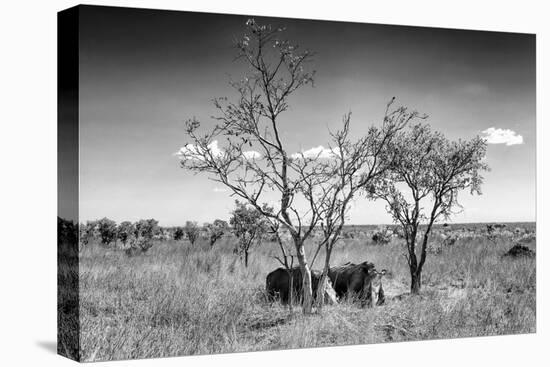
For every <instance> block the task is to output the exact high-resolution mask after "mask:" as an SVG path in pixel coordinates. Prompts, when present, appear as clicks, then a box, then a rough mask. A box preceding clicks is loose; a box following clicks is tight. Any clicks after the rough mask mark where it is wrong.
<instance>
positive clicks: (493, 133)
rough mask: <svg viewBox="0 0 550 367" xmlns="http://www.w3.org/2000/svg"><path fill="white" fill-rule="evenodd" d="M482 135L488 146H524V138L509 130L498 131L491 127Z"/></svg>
mask: <svg viewBox="0 0 550 367" xmlns="http://www.w3.org/2000/svg"><path fill="white" fill-rule="evenodd" d="M481 134H482V138H483V139H485V141H486V142H487V144H506V145H516V144H523V136H521V135H519V134H518V133H516V132H515V131H513V130H509V129H496V128H494V127H490V128H488V129H487V130H484V131H482V132H481Z"/></svg>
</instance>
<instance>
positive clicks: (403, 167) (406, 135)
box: [368, 124, 489, 294]
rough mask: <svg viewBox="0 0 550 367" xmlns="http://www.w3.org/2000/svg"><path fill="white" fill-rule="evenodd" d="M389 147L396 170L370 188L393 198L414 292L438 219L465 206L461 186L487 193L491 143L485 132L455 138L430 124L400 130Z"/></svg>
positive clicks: (390, 206) (391, 205)
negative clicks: (485, 183)
mask: <svg viewBox="0 0 550 367" xmlns="http://www.w3.org/2000/svg"><path fill="white" fill-rule="evenodd" d="M388 149H389V150H390V151H391V154H388V155H387V157H388V158H390V161H389V162H388V163H389V164H390V165H391V169H390V170H389V173H388V174H387V175H385V176H384V177H383V178H381V179H380V180H378V181H377V182H376V184H375V185H372V186H370V187H369V188H368V192H369V195H370V196H371V197H374V198H379V199H383V200H384V201H385V202H386V203H387V210H388V212H389V213H390V215H391V216H392V217H393V219H394V221H395V222H396V223H397V224H399V225H400V226H401V227H402V229H403V233H404V237H405V242H406V254H405V256H406V258H407V262H408V266H409V271H410V275H411V293H413V294H416V293H418V292H419V291H420V288H421V285H422V269H423V267H424V264H425V261H426V256H427V248H428V241H429V236H430V232H431V230H432V226H433V224H434V223H435V222H436V221H438V220H440V219H444V220H448V219H449V217H450V215H451V214H453V209H455V208H460V204H459V202H458V193H459V192H460V191H462V190H469V191H470V193H471V194H474V193H477V194H481V184H482V183H483V177H482V176H481V172H482V171H486V170H488V169H489V168H488V166H487V164H486V163H485V162H484V157H485V152H486V149H487V143H486V142H485V141H484V140H483V139H482V138H480V137H475V138H473V139H471V140H468V141H464V140H458V141H450V140H449V139H447V138H445V136H444V135H443V134H441V133H439V132H434V131H432V129H431V128H430V126H429V125H428V124H416V125H412V126H410V127H409V128H408V129H407V130H405V131H402V132H400V133H399V134H398V135H397V136H396V137H395V138H394V139H393V140H392V142H391V143H390V144H389V147H388Z"/></svg>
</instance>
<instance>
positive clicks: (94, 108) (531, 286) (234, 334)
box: [3, 2, 547, 366]
mask: <svg viewBox="0 0 550 367" xmlns="http://www.w3.org/2000/svg"><path fill="white" fill-rule="evenodd" d="M73 5H74V6H73ZM112 5H113V6H106V5H76V4H68V5H67V6H63V7H59V8H58V9H57V10H56V11H52V12H51V14H50V18H51V23H52V24H54V23H55V27H57V28H56V30H55V31H56V35H55V36H56V39H55V42H54V45H55V46H56V49H53V50H52V53H53V54H55V56H56V60H55V62H53V61H52V64H51V67H52V68H54V69H55V70H56V72H57V75H53V74H51V79H52V80H54V79H55V80H54V83H55V86H52V87H51V88H50V89H51V90H50V93H51V94H52V95H51V96H49V97H47V98H49V101H50V102H52V103H53V102H55V105H53V104H52V103H50V104H52V108H53V109H54V110H56V111H55V113H56V117H55V119H56V120H57V121H55V119H54V120H52V121H50V122H51V124H50V125H51V126H49V128H50V129H53V130H52V132H51V134H50V135H49V136H46V135H44V136H43V139H44V140H45V141H48V139H49V141H50V142H52V144H51V147H50V148H52V149H55V153H54V155H53V158H52V161H53V163H50V167H49V168H48V167H38V168H37V171H35V172H34V173H29V174H32V175H33V178H32V180H31V181H30V182H29V183H25V182H24V181H25V179H24V178H20V179H19V182H20V183H19V185H21V188H22V189H23V190H27V191H28V197H26V196H24V197H25V200H27V201H29V202H35V204H34V205H36V206H40V205H41V204H40V203H39V202H37V201H36V200H35V199H33V198H35V197H36V196H37V195H38V192H41V191H40V190H42V191H43V190H46V189H48V190H49V191H52V192H54V191H56V195H57V196H56V197H55V195H53V194H51V193H50V195H49V196H48V197H49V200H50V201H51V203H50V204H52V203H53V204H52V205H53V206H52V208H53V207H54V206H55V208H53V209H52V210H50V212H51V213H50V217H51V218H49V222H47V223H46V224H45V225H48V226H49V227H52V231H53V232H52V233H53V234H52V236H50V237H51V241H50V242H51V244H50V245H51V246H49V247H48V253H49V254H50V255H51V256H49V257H48V258H47V259H46V258H45V257H43V258H40V257H41V256H40V255H39V253H35V254H34V255H33V256H32V257H34V258H36V260H38V261H42V262H49V264H50V265H51V268H52V269H53V268H54V267H55V270H56V271H57V273H56V274H53V273H52V274H50V276H49V277H48V275H46V273H44V272H43V271H42V270H41V269H40V268H39V267H35V266H34V265H31V263H29V264H25V263H24V259H25V258H24V257H21V256H20V257H18V258H15V257H14V256H11V255H9V254H6V255H4V258H5V262H10V263H11V262H13V263H14V265H16V264H15V263H16V262H17V263H18V264H17V266H18V267H25V268H26V269H27V270H25V271H26V272H29V274H31V273H32V274H31V276H32V277H33V278H34V279H33V280H32V282H33V283H36V284H35V285H34V287H36V288H37V289H38V288H40V287H41V286H40V284H42V282H45V281H46V278H47V281H49V282H50V283H52V285H53V284H54V283H55V285H54V287H57V289H56V293H52V292H53V291H51V292H50V293H52V294H51V297H52V298H51V300H52V302H50V303H51V304H52V307H50V308H48V310H49V311H51V312H49V313H50V314H51V315H50V316H51V317H50V318H51V320H55V321H52V322H55V323H56V331H57V335H54V334H52V335H51V338H49V339H48V338H42V337H41V338H39V339H38V340H37V341H35V342H34V343H35V346H36V347H37V348H38V349H41V350H42V351H44V352H45V351H47V352H48V353H51V354H52V355H53V354H57V355H58V356H55V357H56V358H57V359H58V360H59V361H64V360H66V358H68V359H70V360H74V361H78V362H108V361H121V360H122V361H129V360H136V359H151V358H154V359H156V358H166V357H185V358H183V359H177V358H176V361H175V363H178V362H179V363H181V362H184V363H186V361H191V363H203V362H201V360H193V359H192V358H194V357H190V356H202V357H200V358H213V357H216V356H218V355H231V354H233V355H237V356H238V355H242V353H245V352H274V351H295V350H309V353H311V354H310V355H317V358H319V355H322V354H321V353H323V352H322V351H323V350H325V349H327V347H346V348H347V347H350V346H367V347H368V348H375V347H377V346H379V345H388V346H390V347H391V348H392V349H391V350H390V349H385V350H386V352H385V353H386V355H389V354H395V355H397V354H399V353H400V350H401V349H399V348H401V347H402V346H403V347H405V346H406V345H409V347H408V348H409V349H407V350H408V352H407V353H409V354H410V357H407V358H409V359H410V361H411V365H415V363H420V364H424V361H425V360H426V359H429V353H428V354H426V352H420V350H422V351H425V349H421V348H422V345H423V344H426V343H439V342H442V341H444V340H445V341H447V342H448V343H453V342H455V341H456V342H458V341H459V340H465V339H471V338H476V340H478V343H480V344H483V343H490V341H491V340H493V339H495V340H503V343H504V342H506V340H508V343H512V344H513V343H514V341H513V340H512V341H510V340H509V339H507V338H510V337H511V336H514V337H518V336H523V337H532V339H528V341H527V343H530V342H529V340H534V339H533V338H536V337H539V336H540V333H541V327H540V323H541V312H540V309H541V302H542V298H541V282H540V277H541V269H540V268H541V267H540V261H541V253H543V252H544V249H543V245H544V243H543V240H544V238H543V239H542V240H541V236H540V231H541V229H543V228H544V223H542V222H541V215H540V209H541V206H542V202H541V195H540V191H539V193H537V189H539V190H540V188H541V186H540V185H541V184H540V180H541V177H542V172H541V170H540V164H541V160H542V159H543V157H542V156H541V154H540V148H541V146H540V145H541V144H540V141H541V140H542V139H541V134H542V132H541V131H542V129H541V116H540V114H538V110H537V108H540V104H541V100H540V95H539V90H538V89H537V88H540V85H541V84H540V81H539V80H538V78H537V77H538V76H540V74H538V73H537V67H540V66H541V65H540V62H538V60H537V57H538V56H539V54H538V53H539V52H540V47H539V40H540V38H539V37H540V36H539V33H538V32H535V31H534V30H533V31H529V28H525V27H524V29H527V31H523V30H522V29H521V28H518V30H512V29H507V28H502V29H501V30H499V29H498V28H493V29H492V30H489V29H482V28H483V27H477V28H473V27H466V26H463V27H456V24H451V25H449V26H448V27H447V26H443V25H442V24H439V25H438V26H434V25H433V24H426V25H421V24H420V23H417V24H418V25H415V26H413V25H407V23H402V25H400V24H395V22H388V23H385V22H384V21H380V20H379V18H376V19H374V18H373V21H366V20H364V21H357V20H356V19H355V18H351V17H350V18H349V20H345V19H342V18H340V19H341V20H330V19H329V18H324V19H323V18H322V17H317V16H315V15H312V16H304V14H303V13H297V15H296V16H288V17H285V16H278V15H275V13H274V15H273V16H271V15H268V14H265V13H264V14H261V13H258V12H256V11H255V10H254V9H251V10H250V12H244V11H237V12H226V11H225V10H224V8H220V10H219V11H214V10H203V11H200V10H192V9H193V8H189V10H175V9H176V8H173V10H168V9H169V8H168V7H167V8H166V9H165V10H161V9H152V8H145V7H144V8H137V7H131V6H132V5H131V4H128V3H127V2H125V6H128V7H123V6H118V5H117V4H112ZM136 6H141V5H140V4H136ZM182 6H183V5H182ZM159 7H160V6H159ZM181 8H182V9H184V7H181ZM367 8H368V7H367ZM365 11H366V10H365ZM267 13H269V12H267ZM54 18H55V21H54ZM365 19H368V18H365ZM470 28H471V29H470ZM533 29H534V28H533ZM21 44H23V43H21ZM21 60H25V59H24V58H21ZM45 60H47V59H46V58H44V61H41V62H43V63H46V62H47V61H45ZM39 62H40V61H39ZM21 63H24V61H21ZM25 65H26V64H25ZM6 69H7V70H9V69H8V68H6ZM29 73H32V71H29ZM29 75H32V74H29ZM26 78H27V79H28V80H32V79H33V78H32V77H30V76H28V77H26ZM25 85H27V84H25ZM22 86H23V84H22ZM25 88H27V87H25ZM31 89H32V88H31ZM30 93H32V92H30ZM537 97H539V101H538V103H537ZM44 98H46V97H44ZM26 108H28V110H29V111H30V110H32V109H33V108H31V103H30V102H28V103H26ZM35 108H36V109H39V107H35ZM19 111H20V112H22V113H23V114H26V111H24V110H21V109H19ZM537 120H538V123H537ZM33 123H39V122H33ZM13 125H15V124H13ZM55 126H57V130H56V131H55ZM31 130H32V129H29V132H28V134H29V135H33V134H36V132H31ZM52 138H55V139H57V141H56V142H55V141H53V140H52ZM537 139H539V140H537ZM537 141H538V142H539V143H538V144H537ZM24 148H25V150H28V151H29V154H30V155H31V156H32V158H33V159H34V160H35V161H34V162H33V163H32V165H36V166H41V163H40V162H39V161H40V160H41V159H42V158H41V154H42V153H41V151H42V150H41V148H40V147H39V146H37V145H35V146H34V148H33V147H32V146H31V145H29V144H26V145H25V146H24ZM33 152H34V153H33ZM3 155H4V156H8V155H7V154H3ZM14 155H15V154H14ZM45 159H47V158H45ZM55 165H57V167H55ZM31 168H32V166H31V165H29V164H25V165H23V164H21V165H20V168H19V169H21V170H29V171H30V169H31ZM46 168H47V169H49V170H50V171H51V174H52V177H53V176H55V177H54V180H56V181H55V183H54V185H55V186H51V185H49V184H48V182H49V181H48V178H47V177H45V176H41V173H40V172H42V170H43V169H46ZM13 177H21V176H19V175H14V176H13ZM537 179H538V180H539V181H537ZM26 181H29V179H26ZM52 182H53V181H52ZM31 183H32V186H30V185H31ZM40 186H41V187H40ZM33 190H38V191H37V192H34V191H33ZM4 191H6V192H10V193H11V192H13V191H12V190H11V189H10V190H8V189H6V190H4ZM15 197H16V195H14V199H15ZM18 200H19V199H18ZM5 211H6V212H8V210H7V209H6V210H5ZM54 211H56V212H57V219H56V224H57V227H56V228H54V227H55V225H54V224H53V220H54V219H55V218H54V216H53V215H54V214H53V213H54ZM29 212H31V213H30V214H29V215H30V217H28V216H27V214H26V213H29ZM10 215H11V216H12V217H16V218H18V219H17V220H18V221H24V222H25V225H24V227H23V228H24V229H23V230H19V229H18V230H15V229H12V227H11V225H6V228H9V229H10V230H9V232H13V233H16V234H17V236H18V237H17V238H25V237H26V236H35V237H40V236H42V238H43V239H44V240H43V241H41V242H37V243H36V246H38V244H40V246H47V245H48V244H47V242H48V241H47V239H46V238H47V235H46V234H45V232H41V231H40V230H39V229H38V228H37V224H38V223H39V222H40V221H39V220H38V219H36V217H35V216H33V215H34V214H33V213H32V209H30V208H29V207H27V208H26V209H24V210H23V209H21V208H20V209H18V211H13V210H12V211H11V214H10ZM39 225H40V224H39ZM13 228H15V227H13ZM537 238H538V240H537ZM56 239H57V241H56ZM11 242H13V241H11ZM35 242H36V241H35ZM7 244H8V241H6V246H7ZM17 246H19V247H21V248H23V249H26V250H25V251H31V248H30V247H28V246H25V245H23V242H21V244H17ZM10 247H11V246H10ZM35 251H36V250H35ZM39 251H43V250H39ZM29 253H31V252H29ZM16 260H18V261H16ZM537 264H539V266H538V267H537ZM55 270H54V271H55ZM11 277H13V279H16V278H17V277H16V276H15V275H13V274H12V275H11ZM4 278H5V279H11V278H6V277H4ZM36 278H43V279H36ZM19 282H21V283H20V284H19V283H18V282H17V281H15V282H14V281H10V283H15V286H16V287H17V288H18V289H19V290H18V291H19V292H21V293H27V294H29V295H30V298H31V299H32V301H31V302H28V301H23V300H22V299H19V298H18V297H13V298H12V299H13V302H6V301H5V303H10V304H12V305H15V306H16V308H17V307H27V305H29V304H31V305H32V306H33V307H34V308H35V309H36V308H39V307H41V304H44V305H46V303H47V302H46V301H45V299H44V298H43V293H45V292H46V290H45V288H44V292H41V291H38V290H33V289H30V288H29V287H26V286H24V285H23V284H24V283H22V282H24V281H23V280H19ZM52 289H53V288H52ZM55 298H56V299H55ZM6 299H8V297H6ZM55 302H56V304H54V303H55ZM546 302H547V301H546ZM18 304H19V306H17V305H18ZM29 307H30V306H29ZM537 310H538V312H537ZM3 313H4V314H6V315H8V316H9V318H11V319H13V320H14V322H15V320H19V321H17V324H20V325H23V324H27V325H30V326H29V327H33V325H34V323H33V321H32V318H33V317H34V318H35V319H37V318H43V315H44V314H45V312H41V311H38V312H37V313H36V315H35V316H30V318H27V316H26V317H21V318H19V317H16V316H15V314H14V313H12V312H3ZM27 314H28V313H27ZM21 328H23V326H21ZM12 335H13V336H12V337H11V338H12V339H17V337H16V334H12ZM42 335H44V333H42ZM480 337H483V338H480ZM487 337H494V338H487ZM56 338H57V339H56ZM50 339H51V340H50ZM55 339H56V340H55ZM54 340H55V341H54ZM537 340H538V339H537ZM404 342H419V343H404ZM537 343H539V344H540V340H538V341H537ZM411 344H412V346H411ZM432 345H433V348H435V349H438V348H439V347H437V345H440V344H432ZM507 345H510V344H507ZM533 345H535V344H533ZM416 348H419V349H418V350H419V352H418V353H415V352H414V350H415V349H416ZM493 348H496V347H493ZM533 348H534V347H533ZM8 349H9V348H8ZM332 349H333V350H335V352H334V353H336V350H338V351H340V357H338V358H337V357H334V358H337V359H338V361H339V362H338V363H341V364H347V363H354V364H355V363H362V364H367V365H368V364H378V362H376V363H374V362H372V361H371V356H372V353H373V352H371V351H370V349H363V354H361V357H357V354H356V357H355V359H353V358H350V359H349V360H348V359H346V355H347V353H348V352H346V350H344V351H343V352H342V350H341V349H339V348H332ZM372 350H374V349H372ZM376 350H379V349H376ZM403 350H404V349H403ZM411 351H412V352H411ZM522 351H525V349H522V347H521V344H518V348H517V350H514V351H512V350H511V349H508V351H505V350H503V354H506V353H511V354H514V357H511V358H510V361H513V360H514V361H517V360H518V359H517V358H519V357H518V355H519V354H521V353H523V352H522ZM434 353H437V352H434ZM261 354H262V353H261ZM458 354H461V352H458ZM463 354H464V355H467V354H469V351H468V349H464V351H463ZM247 355H255V353H251V354H247ZM335 355H336V354H335ZM207 356H208V357H207ZM279 356H280V355H279V354H274V355H273V357H272V358H271V360H272V362H273V363H275V364H277V365H279V366H280V365H281V364H282V365H285V364H290V363H293V362H292V360H293V358H295V357H287V359H285V360H284V361H283V360H282V359H280V357H279ZM23 357H24V356H21V358H23ZM62 357H66V358H62ZM378 357H380V358H379V359H378V360H380V359H386V358H388V357H391V356H388V357H384V356H382V357H381V356H380V355H379V356H378ZM432 357H433V356H432ZM501 357H502V355H500V357H499V358H501ZM249 358H256V357H249ZM308 358H309V357H307V356H306V357H302V358H298V359H296V360H295V363H296V364H300V365H305V364H313V365H317V364H319V363H318V362H313V360H312V362H311V363H309V362H307V360H308ZM357 358H361V360H358V359H357ZM438 358H439V362H440V363H442V364H446V363H447V362H449V363H451V361H447V360H442V359H441V358H443V357H442V356H441V354H440V355H439V357H438ZM444 358H447V359H454V357H452V355H451V354H449V355H448V356H447V357H444ZM459 358H462V356H456V360H457V361H458V360H459ZM495 358H496V357H495ZM487 360H492V357H487V356H486V357H485V358H484V359H483V361H487ZM499 360H500V359H499ZM193 361H194V362H193ZM202 361H206V360H205V359H203V360H202ZM220 361H221V360H220ZM243 361H244V360H243ZM69 362H70V363H74V362H71V361H69ZM173 363H174V362H173ZM211 363H214V362H211ZM218 363H221V364H225V363H222V362H216V363H214V364H218ZM327 363H328V359H327ZM333 364H334V362H332V363H331V365H333ZM451 364H452V363H451ZM229 365H239V366H247V365H251V364H250V361H248V364H247V362H243V363H241V362H240V361H239V360H237V361H235V360H234V361H233V362H232V363H229ZM256 365H257V364H256Z"/></svg>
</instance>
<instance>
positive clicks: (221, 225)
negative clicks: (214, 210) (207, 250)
mask: <svg viewBox="0 0 550 367" xmlns="http://www.w3.org/2000/svg"><path fill="white" fill-rule="evenodd" d="M204 228H205V230H206V235H207V236H208V241H209V243H210V247H213V246H214V244H215V243H216V241H218V240H219V239H220V238H222V237H223V235H224V234H225V233H226V232H227V231H228V230H229V225H228V224H227V222H226V221H224V220H221V219H216V220H214V223H205V225H204Z"/></svg>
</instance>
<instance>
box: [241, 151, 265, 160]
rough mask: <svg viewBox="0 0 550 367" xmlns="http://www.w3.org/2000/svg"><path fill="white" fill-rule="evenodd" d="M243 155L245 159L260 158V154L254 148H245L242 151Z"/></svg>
mask: <svg viewBox="0 0 550 367" xmlns="http://www.w3.org/2000/svg"><path fill="white" fill-rule="evenodd" d="M243 157H244V158H245V159H256V158H261V157H262V155H261V154H260V153H259V152H256V151H255V150H247V151H245V152H243Z"/></svg>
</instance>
